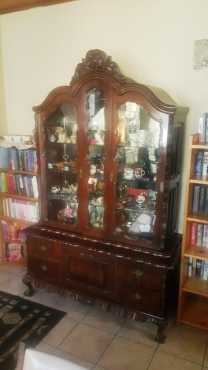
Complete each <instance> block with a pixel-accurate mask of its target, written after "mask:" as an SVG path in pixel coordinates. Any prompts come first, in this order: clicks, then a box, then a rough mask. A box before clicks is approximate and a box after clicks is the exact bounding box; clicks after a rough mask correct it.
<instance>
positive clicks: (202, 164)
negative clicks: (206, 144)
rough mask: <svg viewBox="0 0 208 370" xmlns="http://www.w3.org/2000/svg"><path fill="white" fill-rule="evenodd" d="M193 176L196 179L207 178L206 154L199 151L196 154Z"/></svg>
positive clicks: (207, 163) (207, 158) (207, 164)
mask: <svg viewBox="0 0 208 370" xmlns="http://www.w3.org/2000/svg"><path fill="white" fill-rule="evenodd" d="M194 176H195V177H196V178H198V179H201V178H202V179H206V178H207V177H208V152H204V151H201V150H200V151H198V152H197V153H196V158H195V166H194Z"/></svg>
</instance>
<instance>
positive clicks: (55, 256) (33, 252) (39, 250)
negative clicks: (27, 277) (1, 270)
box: [27, 236, 62, 261]
mask: <svg viewBox="0 0 208 370" xmlns="http://www.w3.org/2000/svg"><path fill="white" fill-rule="evenodd" d="M27 250H28V255H29V256H34V257H37V258H41V259H47V260H48V259H50V260H54V261H59V260H60V258H61V256H62V249H61V245H60V243H59V241H56V240H52V239H47V238H43V237H39V236H29V237H28V239H27Z"/></svg>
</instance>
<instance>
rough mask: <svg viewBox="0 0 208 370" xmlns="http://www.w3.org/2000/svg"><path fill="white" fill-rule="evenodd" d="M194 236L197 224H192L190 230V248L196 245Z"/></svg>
mask: <svg viewBox="0 0 208 370" xmlns="http://www.w3.org/2000/svg"><path fill="white" fill-rule="evenodd" d="M196 234H197V223H196V222H193V223H192V224H191V228H190V244H191V246H195V245H196Z"/></svg>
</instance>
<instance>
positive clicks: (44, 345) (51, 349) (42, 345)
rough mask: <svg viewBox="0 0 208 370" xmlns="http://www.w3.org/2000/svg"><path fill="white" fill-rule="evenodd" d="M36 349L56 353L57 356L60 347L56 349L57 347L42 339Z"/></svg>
mask: <svg viewBox="0 0 208 370" xmlns="http://www.w3.org/2000/svg"><path fill="white" fill-rule="evenodd" d="M35 349H36V350H37V351H40V352H45V353H49V354H50V355H54V356H56V353H57V352H58V349H56V348H55V347H52V346H49V344H47V343H45V342H43V341H41V342H40V343H39V344H38V345H37V346H36V347H35Z"/></svg>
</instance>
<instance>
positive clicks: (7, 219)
mask: <svg viewBox="0 0 208 370" xmlns="http://www.w3.org/2000/svg"><path fill="white" fill-rule="evenodd" d="M0 221H5V222H8V223H17V224H19V225H21V226H25V227H26V226H30V225H34V223H35V222H31V221H27V220H23V219H19V218H13V217H9V216H1V215H0Z"/></svg>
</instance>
